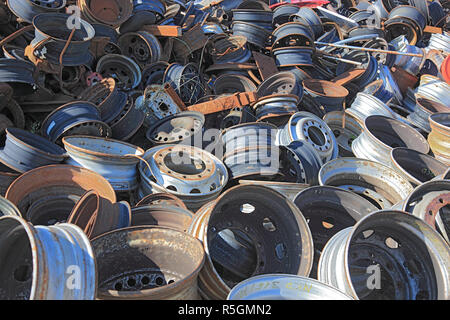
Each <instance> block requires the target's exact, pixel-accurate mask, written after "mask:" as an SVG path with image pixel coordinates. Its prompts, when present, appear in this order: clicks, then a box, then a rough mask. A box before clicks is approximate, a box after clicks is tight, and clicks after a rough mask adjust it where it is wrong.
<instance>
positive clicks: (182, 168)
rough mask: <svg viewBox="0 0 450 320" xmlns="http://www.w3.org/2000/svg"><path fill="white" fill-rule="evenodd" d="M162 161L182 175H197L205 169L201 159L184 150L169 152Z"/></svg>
mask: <svg viewBox="0 0 450 320" xmlns="http://www.w3.org/2000/svg"><path fill="white" fill-rule="evenodd" d="M164 163H165V165H166V166H167V167H168V168H169V169H170V170H172V171H174V172H177V173H180V174H183V175H198V174H200V173H202V172H203V171H205V169H206V164H205V163H204V162H203V160H201V159H197V158H193V157H192V156H191V155H190V154H188V153H185V152H184V151H180V152H172V153H169V154H168V155H166V156H165V157H164Z"/></svg>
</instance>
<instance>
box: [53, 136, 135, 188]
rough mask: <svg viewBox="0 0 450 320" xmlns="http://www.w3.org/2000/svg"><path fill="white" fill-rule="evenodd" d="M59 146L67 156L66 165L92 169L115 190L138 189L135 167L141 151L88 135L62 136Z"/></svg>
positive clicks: (123, 143)
mask: <svg viewBox="0 0 450 320" xmlns="http://www.w3.org/2000/svg"><path fill="white" fill-rule="evenodd" d="M62 143H63V144H64V147H65V149H66V151H67V154H68V155H69V159H68V160H66V163H67V164H70V165H74V166H80V167H83V168H86V169H89V170H92V171H94V172H96V173H98V174H100V175H101V176H103V177H104V178H105V179H106V180H108V181H109V183H110V184H111V186H112V187H113V188H114V190H116V191H127V190H134V189H136V188H137V186H138V172H137V164H138V162H139V158H138V157H140V156H142V155H143V154H144V150H143V149H141V148H139V147H136V146H134V145H131V144H129V143H125V142H122V141H118V140H112V139H104V138H98V137H89V136H76V137H65V138H63V139H62Z"/></svg>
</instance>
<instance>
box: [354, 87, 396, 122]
mask: <svg viewBox="0 0 450 320" xmlns="http://www.w3.org/2000/svg"><path fill="white" fill-rule="evenodd" d="M345 112H346V113H348V114H350V115H352V116H353V117H355V118H356V119H357V120H358V122H359V123H360V124H361V125H363V124H364V121H365V120H366V118H367V117H369V116H374V115H382V116H386V117H390V118H393V119H395V117H396V114H395V112H394V111H393V110H392V109H391V108H389V107H388V106H387V105H386V104H385V103H384V102H383V101H381V100H380V99H378V98H377V97H375V96H374V95H372V94H370V93H364V92H359V93H358V94H357V95H356V98H355V100H354V101H353V103H352V105H351V107H350V108H348V109H346V110H345Z"/></svg>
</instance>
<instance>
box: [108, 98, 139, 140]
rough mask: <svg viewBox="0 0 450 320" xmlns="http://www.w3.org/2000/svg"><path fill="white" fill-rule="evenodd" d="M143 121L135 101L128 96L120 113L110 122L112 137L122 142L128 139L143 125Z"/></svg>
mask: <svg viewBox="0 0 450 320" xmlns="http://www.w3.org/2000/svg"><path fill="white" fill-rule="evenodd" d="M144 120H145V117H144V113H143V112H142V110H140V109H139V108H137V107H136V102H135V99H134V97H133V96H132V95H128V97H127V102H126V104H125V107H124V108H123V110H122V112H121V113H120V114H119V115H118V116H117V117H116V118H115V119H114V120H112V121H111V122H110V125H111V130H112V137H113V138H114V139H119V140H122V141H127V140H128V139H130V138H131V137H132V136H133V135H134V134H135V133H136V132H137V131H138V130H139V128H140V127H141V126H142V125H143V123H144Z"/></svg>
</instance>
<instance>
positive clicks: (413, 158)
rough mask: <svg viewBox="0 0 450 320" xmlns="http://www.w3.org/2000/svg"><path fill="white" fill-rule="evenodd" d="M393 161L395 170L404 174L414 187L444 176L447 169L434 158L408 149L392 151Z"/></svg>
mask: <svg viewBox="0 0 450 320" xmlns="http://www.w3.org/2000/svg"><path fill="white" fill-rule="evenodd" d="M391 161H392V164H393V168H394V169H395V170H397V171H398V172H400V173H402V174H403V175H404V176H405V177H406V178H407V179H408V181H409V182H411V184H412V185H414V186H418V185H420V184H422V183H424V182H427V181H429V180H432V179H434V178H435V177H436V176H439V175H442V174H443V173H444V172H445V170H446V169H447V166H446V165H445V164H444V163H442V162H440V161H438V160H436V159H435V158H433V157H432V156H429V155H427V154H424V153H421V152H418V151H415V150H412V149H408V148H394V149H392V150H391Z"/></svg>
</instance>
